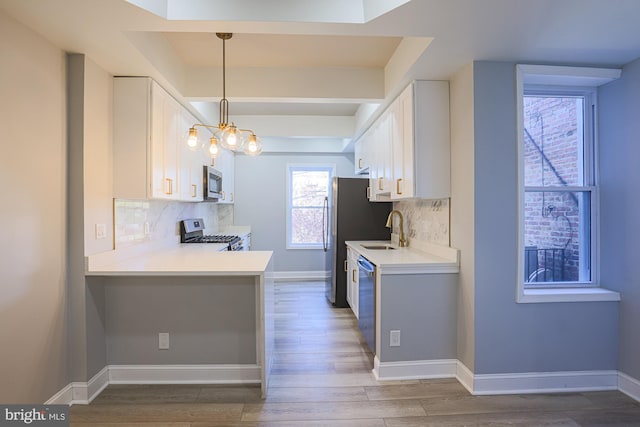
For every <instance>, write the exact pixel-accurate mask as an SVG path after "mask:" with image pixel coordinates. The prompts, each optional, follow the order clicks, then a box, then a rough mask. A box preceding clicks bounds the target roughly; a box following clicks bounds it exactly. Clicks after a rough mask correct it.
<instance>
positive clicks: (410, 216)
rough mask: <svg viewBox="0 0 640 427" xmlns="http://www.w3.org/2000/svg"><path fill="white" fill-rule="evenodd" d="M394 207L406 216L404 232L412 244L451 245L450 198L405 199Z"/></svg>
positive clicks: (417, 245) (418, 245)
mask: <svg viewBox="0 0 640 427" xmlns="http://www.w3.org/2000/svg"><path fill="white" fill-rule="evenodd" d="M393 208H394V209H397V210H399V211H400V212H402V215H403V216H404V232H405V234H406V237H407V239H408V240H409V245H410V246H415V247H420V244H421V243H435V244H438V245H444V246H449V199H439V200H403V201H400V202H395V203H394V204H393ZM394 233H397V231H396V230H394Z"/></svg>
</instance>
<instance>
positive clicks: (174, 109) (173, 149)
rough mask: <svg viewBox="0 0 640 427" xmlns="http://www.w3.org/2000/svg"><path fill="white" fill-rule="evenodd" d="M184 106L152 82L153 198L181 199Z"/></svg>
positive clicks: (151, 151)
mask: <svg viewBox="0 0 640 427" xmlns="http://www.w3.org/2000/svg"><path fill="white" fill-rule="evenodd" d="M179 122H180V105H179V104H178V103H177V102H176V101H175V100H174V99H173V98H172V97H171V96H170V95H169V94H167V93H166V92H165V91H164V90H162V89H161V88H160V86H158V84H157V83H155V82H152V83H151V135H150V136H151V137H150V139H149V140H150V142H151V150H150V153H149V154H150V157H151V197H153V198H154V199H179V190H178V144H177V138H178V137H179Z"/></svg>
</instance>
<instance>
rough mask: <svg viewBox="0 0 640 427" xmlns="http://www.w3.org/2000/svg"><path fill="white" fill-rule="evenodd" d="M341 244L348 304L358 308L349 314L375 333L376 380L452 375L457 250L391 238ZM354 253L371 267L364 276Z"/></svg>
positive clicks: (453, 369) (457, 270)
mask: <svg viewBox="0 0 640 427" xmlns="http://www.w3.org/2000/svg"><path fill="white" fill-rule="evenodd" d="M346 245H347V250H348V253H349V255H348V260H347V266H348V270H349V271H350V274H349V281H348V282H350V283H349V284H348V285H352V287H353V293H352V295H353V296H352V298H353V299H354V300H355V301H356V303H355V304H353V303H352V308H353V306H354V305H355V306H356V307H358V306H359V310H354V313H355V312H356V311H358V313H356V316H358V317H359V326H360V328H361V330H362V329H363V328H364V329H365V330H368V331H372V332H369V333H370V334H373V337H375V338H373V337H372V340H373V345H370V347H371V350H372V351H373V352H374V353H375V358H374V366H373V373H374V375H375V376H376V378H377V379H379V380H396V379H416V378H438V377H455V375H456V368H457V362H456V314H455V313H456V304H457V292H458V289H457V280H458V279H457V274H458V272H459V254H458V250H457V249H455V248H450V247H445V246H439V245H429V246H428V247H421V248H413V247H399V246H398V244H397V241H395V242H391V241H347V242H346ZM359 257H364V259H366V261H368V263H369V264H370V265H374V266H375V269H374V270H373V273H370V275H369V278H367V274H366V270H363V269H362V268H360V266H359V264H360V263H359V262H358V258H359ZM363 271H364V272H365V273H363ZM355 294H359V295H358V296H356V295H355Z"/></svg>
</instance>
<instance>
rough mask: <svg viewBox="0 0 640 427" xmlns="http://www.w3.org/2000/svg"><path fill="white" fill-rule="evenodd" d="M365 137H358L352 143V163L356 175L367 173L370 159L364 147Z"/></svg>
mask: <svg viewBox="0 0 640 427" xmlns="http://www.w3.org/2000/svg"><path fill="white" fill-rule="evenodd" d="M366 145H367V144H366V137H365V136H363V137H361V138H359V139H358V140H357V141H356V142H355V143H354V144H353V163H354V166H355V173H356V175H362V174H366V173H369V166H370V159H369V156H368V153H369V152H368V150H367V149H366Z"/></svg>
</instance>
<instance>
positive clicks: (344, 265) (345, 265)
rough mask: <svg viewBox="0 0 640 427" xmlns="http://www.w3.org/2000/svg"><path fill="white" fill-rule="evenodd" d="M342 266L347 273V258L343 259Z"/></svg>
mask: <svg viewBox="0 0 640 427" xmlns="http://www.w3.org/2000/svg"><path fill="white" fill-rule="evenodd" d="M342 268H343V269H344V272H345V273H346V272H347V271H348V270H347V260H346V259H345V260H344V261H343V266H342Z"/></svg>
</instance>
